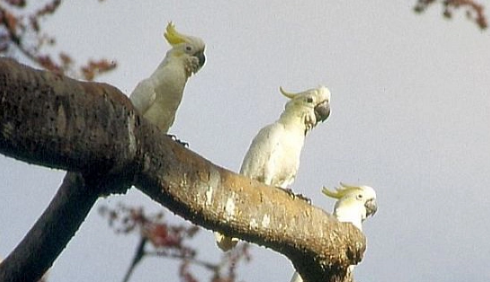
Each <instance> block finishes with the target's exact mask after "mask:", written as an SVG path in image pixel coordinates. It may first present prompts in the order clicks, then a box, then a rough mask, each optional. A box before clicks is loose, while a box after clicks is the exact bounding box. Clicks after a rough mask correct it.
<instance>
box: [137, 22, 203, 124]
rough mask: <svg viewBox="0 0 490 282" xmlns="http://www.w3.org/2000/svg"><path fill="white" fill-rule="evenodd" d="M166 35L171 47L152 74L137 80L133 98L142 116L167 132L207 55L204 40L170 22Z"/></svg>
mask: <svg viewBox="0 0 490 282" xmlns="http://www.w3.org/2000/svg"><path fill="white" fill-rule="evenodd" d="M164 36H165V38H166V39H167V41H168V43H169V44H170V45H171V46H172V49H170V50H169V51H167V54H166V55H165V58H164V59H163V61H162V62H161V63H160V65H158V67H157V69H156V70H155V71H154V72H153V74H152V75H151V76H150V77H149V78H146V79H144V80H142V81H141V82H140V83H138V85H137V86H136V88H135V89H134V91H133V93H131V96H130V99H131V102H132V103H133V105H134V107H135V108H136V109H137V110H138V111H139V112H140V114H142V115H143V117H145V118H146V119H148V120H149V121H150V122H151V123H153V124H155V125H156V126H158V128H159V129H160V130H161V131H162V132H163V133H167V132H168V130H169V128H170V127H171V126H172V124H173V123H174V120H175V114H176V112H177V108H178V107H179V105H180V102H181V101H182V96H183V93H184V87H185V84H186V82H187V79H188V78H189V77H190V76H191V75H192V74H194V73H197V72H198V71H199V70H200V69H201V67H202V66H203V65H204V62H205V60H206V58H205V56H204V48H205V45H204V42H203V41H202V40H201V39H200V38H197V37H193V36H188V35H184V34H182V33H179V32H177V30H176V29H175V26H174V25H173V24H172V23H171V22H170V23H169V24H168V25H167V29H166V32H165V34H164Z"/></svg>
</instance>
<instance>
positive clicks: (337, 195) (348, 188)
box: [322, 182, 360, 199]
mask: <svg viewBox="0 0 490 282" xmlns="http://www.w3.org/2000/svg"><path fill="white" fill-rule="evenodd" d="M359 189H360V188H359V187H357V186H352V185H347V184H344V183H342V182H340V187H337V188H335V191H330V190H329V189H328V188H327V187H323V189H322V193H323V194H324V195H326V196H327V197H330V198H334V199H341V198H342V197H344V196H345V195H347V194H349V193H351V192H352V191H355V190H359Z"/></svg>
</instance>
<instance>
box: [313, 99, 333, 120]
mask: <svg viewBox="0 0 490 282" xmlns="http://www.w3.org/2000/svg"><path fill="white" fill-rule="evenodd" d="M314 110H315V116H316V123H319V122H323V121H325V120H326V119H327V118H328V117H329V116H330V104H329V103H328V101H327V100H325V101H323V102H322V103H320V104H318V105H316V106H315V109H314Z"/></svg>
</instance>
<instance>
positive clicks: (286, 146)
mask: <svg viewBox="0 0 490 282" xmlns="http://www.w3.org/2000/svg"><path fill="white" fill-rule="evenodd" d="M280 92H281V93H282V94H283V95H284V96H286V97H287V98H289V101H288V102H287V103H286V106H285V109H284V111H283V112H282V114H281V116H280V117H279V119H278V120H277V121H276V122H274V123H272V124H269V125H267V126H265V127H264V128H262V129H261V130H260V131H259V133H258V134H257V136H255V138H254V139H253V141H252V144H251V145H250V148H249V150H248V152H247V154H246V155H245V158H244V160H243V163H242V167H241V169H240V174H242V175H245V176H248V177H249V178H252V179H255V180H258V181H260V182H263V183H265V184H267V185H271V186H276V187H281V188H284V189H286V188H288V187H289V186H290V185H291V184H292V183H293V181H294V179H295V177H296V173H297V172H298V168H299V161H300V156H301V151H302V149H303V144H304V141H305V137H306V134H307V133H308V132H310V131H311V130H312V129H313V128H314V127H315V126H316V125H317V124H318V123H320V122H323V121H324V120H326V119H327V118H328V116H329V115H330V91H329V90H328V89H327V88H326V87H324V86H320V87H318V88H314V89H309V90H306V91H303V92H300V93H296V94H293V93H288V92H286V91H284V89H282V87H281V88H280ZM215 237H216V243H217V244H218V246H219V247H220V248H221V249H222V250H223V251H227V250H230V249H231V248H233V247H234V246H235V245H236V243H237V242H238V239H236V238H230V237H226V236H223V235H222V234H220V233H217V232H215Z"/></svg>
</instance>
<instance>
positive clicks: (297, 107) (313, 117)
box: [279, 86, 330, 133]
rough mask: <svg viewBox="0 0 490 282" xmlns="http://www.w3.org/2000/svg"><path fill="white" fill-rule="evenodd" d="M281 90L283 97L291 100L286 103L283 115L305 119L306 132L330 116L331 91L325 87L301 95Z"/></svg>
mask: <svg viewBox="0 0 490 282" xmlns="http://www.w3.org/2000/svg"><path fill="white" fill-rule="evenodd" d="M279 90H280V91H281V93H282V95H284V96H286V97H287V98H289V99H291V100H290V101H289V102H287V103H286V107H285V111H284V113H283V115H296V116H300V117H301V118H303V121H304V124H305V126H306V132H307V131H309V130H311V129H312V128H313V127H315V126H316V125H317V124H318V123H319V122H323V121H325V120H326V119H327V118H328V117H329V116H330V91H329V90H328V89H327V88H326V87H325V86H320V87H318V88H314V89H309V90H306V91H303V92H299V93H290V92H287V91H285V90H284V89H283V88H282V87H280V88H279ZM306 132H305V133H306Z"/></svg>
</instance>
